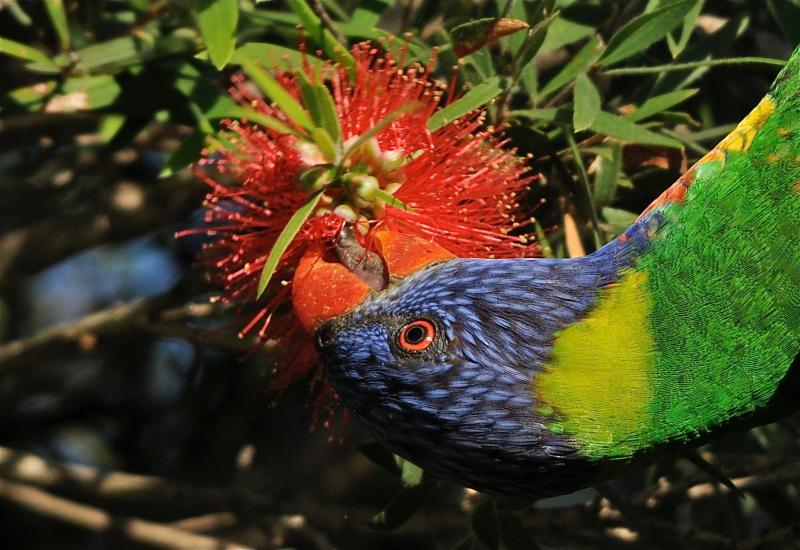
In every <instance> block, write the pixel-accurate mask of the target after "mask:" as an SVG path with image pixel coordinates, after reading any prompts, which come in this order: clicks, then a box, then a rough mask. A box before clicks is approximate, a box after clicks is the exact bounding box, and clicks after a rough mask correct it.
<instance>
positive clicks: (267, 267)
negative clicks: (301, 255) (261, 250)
mask: <svg viewBox="0 0 800 550" xmlns="http://www.w3.org/2000/svg"><path fill="white" fill-rule="evenodd" d="M321 198H322V190H320V191H317V192H316V193H314V194H313V195H311V196H310V197H308V200H307V201H306V203H305V204H304V205H303V206H301V207H300V208H298V209H297V212H295V213H294V214H292V217H291V218H289V221H288V222H286V227H284V228H283V231H281V234H280V235H278V238H277V239H276V240H275V244H274V245H273V246H272V250H270V251H269V256H268V257H267V261H266V263H265V264H264V269H263V271H262V272H261V278H260V279H259V280H258V291H257V292H256V298H260V297H261V295H262V294H264V291H265V290H266V289H267V286H269V282H270V281H271V280H272V276H273V275H274V274H275V270H276V269H277V268H278V263H279V262H280V261H281V258H282V257H283V254H284V253H285V252H286V249H288V248H289V245H290V244H292V241H293V240H294V238H295V237H296V236H297V234H298V233H300V230H301V229H302V228H303V224H305V223H306V220H308V218H309V217H311V214H312V213H313V212H314V209H315V208H316V207H317V204H319V200H320V199H321Z"/></svg>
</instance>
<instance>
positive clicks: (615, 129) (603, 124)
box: [591, 111, 683, 149]
mask: <svg viewBox="0 0 800 550" xmlns="http://www.w3.org/2000/svg"><path fill="white" fill-rule="evenodd" d="M591 129H592V130H594V131H595V132H597V133H598V134H603V135H606V136H609V137H613V138H617V139H621V140H622V141H629V142H632V143H642V144H645V145H662V146H664V147H674V148H675V149H680V148H682V147H683V145H682V144H681V142H680V141H678V140H676V139H672V138H669V137H666V136H663V135H661V134H657V133H656V132H653V131H651V130H648V129H647V128H643V127H642V126H639V125H638V124H634V123H633V122H631V121H629V120H626V119H624V118H622V117H618V116H614V115H612V114H610V113H606V112H603V111H600V112H599V113H598V114H597V118H596V119H595V120H594V122H593V123H592V125H591Z"/></svg>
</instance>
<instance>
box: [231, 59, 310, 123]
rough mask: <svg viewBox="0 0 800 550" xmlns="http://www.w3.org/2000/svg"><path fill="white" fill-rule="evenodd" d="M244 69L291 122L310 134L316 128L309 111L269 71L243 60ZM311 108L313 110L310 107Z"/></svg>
mask: <svg viewBox="0 0 800 550" xmlns="http://www.w3.org/2000/svg"><path fill="white" fill-rule="evenodd" d="M242 69H244V72H245V73H247V76H249V77H250V78H251V79H252V80H253V82H255V83H256V85H257V86H258V88H259V89H260V90H261V91H262V92H264V95H266V96H267V97H268V98H269V99H270V100H272V102H273V103H275V105H277V106H278V107H279V108H280V109H281V111H283V112H284V113H285V114H286V116H287V117H289V119H290V120H292V121H293V122H294V123H295V124H297V125H298V126H300V127H301V128H303V129H304V130H306V131H308V132H310V131H311V130H312V129H313V128H314V124H313V122H312V121H311V117H309V115H308V111H306V110H305V108H304V107H303V106H302V105H301V104H300V103H299V102H298V101H297V100H296V99H295V98H294V96H292V94H290V93H289V92H288V91H286V88H284V87H283V86H282V85H281V84H280V82H278V81H277V80H275V77H273V76H272V75H271V74H269V72H268V71H265V70H264V69H262V68H261V66H260V65H259V64H258V63H256V62H253V61H251V60H249V59H246V60H244V59H243V60H242ZM309 108H311V106H310V105H309Z"/></svg>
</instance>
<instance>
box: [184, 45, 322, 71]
mask: <svg viewBox="0 0 800 550" xmlns="http://www.w3.org/2000/svg"><path fill="white" fill-rule="evenodd" d="M195 57H197V58H198V59H208V52H207V51H204V52H200V53H199V54H197V55H196V56H195ZM305 59H306V61H307V62H308V64H309V65H311V67H312V68H315V67H317V66H318V65H319V64H320V63H322V61H321V60H320V59H319V58H318V57H316V56H314V55H311V54H310V53H306V55H305ZM248 60H249V61H257V62H259V63H261V64H262V65H263V66H264V67H275V68H278V69H283V70H296V69H297V68H299V67H302V66H303V54H302V53H300V51H298V50H294V49H292V48H287V47H285V46H279V45H278V44H270V43H269V42H248V43H246V44H242V45H241V46H239V47H238V48H236V50H234V52H233V55H231V58H230V60H229V61H228V63H231V64H234V65H241V64H242V61H248Z"/></svg>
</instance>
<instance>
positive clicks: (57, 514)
mask: <svg viewBox="0 0 800 550" xmlns="http://www.w3.org/2000/svg"><path fill="white" fill-rule="evenodd" d="M0 498H2V499H5V500H8V501H10V502H13V503H15V504H17V505H19V506H21V507H23V508H26V509H27V510H30V511H31V512H34V513H36V514H39V515H42V516H47V517H50V518H53V519H56V520H58V521H62V522H64V523H69V524H72V525H77V526H79V527H83V528H84V529H88V530H90V531H95V532H98V533H102V532H107V531H114V532H118V533H121V534H122V535H123V536H125V537H126V538H129V539H131V540H133V541H136V542H141V543H145V544H150V545H153V546H157V547H159V548H178V549H181V548H182V549H192V550H249V549H250V548H251V547H249V546H244V545H241V544H235V543H231V542H226V541H224V540H222V539H218V538H214V537H210V536H207V535H200V534H196V533H189V532H186V531H182V530H180V529H176V528H175V527H170V526H168V525H163V524H160V523H156V522H153V521H148V520H144V519H139V518H116V517H114V516H112V515H111V514H109V513H108V512H106V511H105V510H102V509H100V508H97V507H94V506H88V505H86V504H81V503H78V502H75V501H72V500H69V499H66V498H62V497H58V496H55V495H53V494H51V493H48V492H47V491H43V490H42V489H38V488H36V487H33V486H31V485H27V484H25V483H17V482H14V481H7V480H4V479H0Z"/></svg>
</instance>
